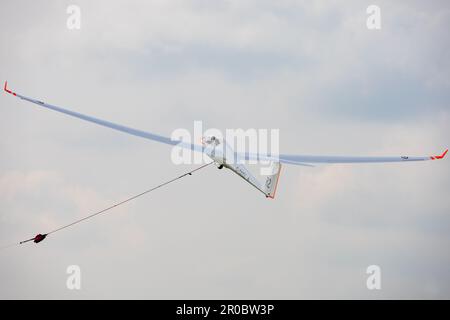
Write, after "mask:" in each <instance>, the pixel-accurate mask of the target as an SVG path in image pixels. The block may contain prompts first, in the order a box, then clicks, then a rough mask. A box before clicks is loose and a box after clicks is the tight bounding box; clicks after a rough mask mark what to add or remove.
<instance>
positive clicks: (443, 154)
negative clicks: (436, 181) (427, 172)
mask: <svg viewBox="0 0 450 320" xmlns="http://www.w3.org/2000/svg"><path fill="white" fill-rule="evenodd" d="M447 152H448V149H447V150H445V151H444V152H443V153H442V154H441V155H440V156H434V157H431V160H439V159H444V157H445V155H446V154H447Z"/></svg>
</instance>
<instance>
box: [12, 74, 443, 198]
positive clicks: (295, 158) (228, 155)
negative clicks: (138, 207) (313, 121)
mask: <svg viewBox="0 0 450 320" xmlns="http://www.w3.org/2000/svg"><path fill="white" fill-rule="evenodd" d="M7 85H8V82H5V87H4V91H5V92H7V93H9V94H11V95H13V96H15V97H18V98H20V99H22V100H26V101H28V102H31V103H34V104H37V105H38V106H41V107H44V108H48V109H51V110H54V111H58V112H61V113H64V114H67V115H70V116H73V117H76V118H79V119H82V120H85V121H89V122H93V123H96V124H98V125H101V126H104V127H108V128H111V129H114V130H118V131H122V132H125V133H128V134H131V135H135V136H138V137H141V138H145V139H149V140H154V141H157V142H162V143H165V144H168V145H172V146H178V147H182V148H188V149H191V150H193V151H197V152H203V153H205V154H206V155H207V156H208V157H209V158H211V160H213V161H214V162H215V164H216V165H217V166H218V168H219V169H222V168H223V167H225V168H228V169H230V170H232V171H233V172H234V173H236V174H237V175H239V176H240V177H241V178H243V179H244V180H245V181H247V182H248V183H250V184H251V185H252V186H254V187H255V188H256V189H258V190H259V191H261V192H262V193H263V194H264V195H265V196H266V197H267V198H272V199H273V198H274V197H275V192H276V188H277V184H278V179H279V176H280V170H281V164H282V163H284V164H292V165H302V166H311V165H313V164H318V163H319V164H323V163H325V164H333V163H386V162H411V161H427V160H438V159H443V158H444V157H445V155H446V154H447V152H448V149H447V150H445V151H444V152H443V153H442V154H441V155H437V156H421V157H410V156H396V157H356V156H315V155H294V154H280V155H273V156H271V155H266V154H249V153H239V152H235V151H234V150H233V149H232V148H231V147H230V146H229V145H228V144H227V143H226V141H220V140H219V139H217V138H216V137H214V136H212V137H204V138H203V139H202V145H197V144H192V143H186V142H184V141H177V140H172V139H170V138H168V137H164V136H161V135H158V134H154V133H151V132H146V131H141V130H137V129H133V128H129V127H126V126H122V125H119V124H115V123H112V122H109V121H105V120H102V119H98V118H94V117H91V116H88V115H84V114H81V113H78V112H74V111H70V110H67V109H63V108H60V107H57V106H54V105H51V104H48V103H45V102H42V101H39V100H36V99H33V98H29V97H26V96H23V95H20V94H18V93H16V92H13V91H11V90H9V89H8V86H7ZM243 160H259V161H270V162H271V168H272V171H271V172H272V173H271V174H270V175H268V176H266V179H265V181H264V182H261V181H259V180H258V179H257V178H255V177H254V176H253V175H252V174H251V173H250V171H249V170H248V169H247V168H246V166H245V165H244V164H243V163H242V162H243Z"/></svg>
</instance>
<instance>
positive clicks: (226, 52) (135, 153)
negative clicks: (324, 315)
mask: <svg viewBox="0 0 450 320" xmlns="http://www.w3.org/2000/svg"><path fill="white" fill-rule="evenodd" d="M72 4H75V5H77V6H79V8H80V10H81V28H80V29H79V30H77V29H75V30H70V29H68V28H67V24H66V22H67V19H68V17H69V14H67V12H66V10H67V7H68V6H69V5H72ZM372 4H375V5H377V6H379V8H380V10H381V11H380V12H381V29H380V30H369V29H368V28H367V26H366V20H367V18H368V16H369V15H368V14H367V13H366V9H367V7H368V6H370V5H372ZM1 7H2V10H1V11H0V40H1V43H2V45H1V51H0V74H1V79H0V80H2V81H3V80H8V83H9V86H10V87H11V89H12V90H15V91H17V92H18V93H22V94H24V95H27V96H30V97H34V98H36V99H40V100H44V101H46V102H49V103H52V104H55V105H59V106H63V107H66V108H68V109H71V110H74V111H78V112H82V113H85V114H89V115H93V116H96V117H99V118H102V119H106V120H110V121H113V122H116V123H121V124H124V125H128V126H130V127H133V128H138V129H142V130H147V131H151V132H155V133H159V134H162V135H166V136H170V134H171V132H173V131H174V130H175V129H177V128H186V129H188V130H192V129H193V124H194V121H196V120H201V121H203V125H204V127H205V128H219V129H221V130H225V129H228V128H230V129H234V128H244V129H248V128H264V129H279V130H280V151H281V152H282V153H303V154H325V155H327V154H329V155H374V156H377V155H403V154H407V155H433V154H440V153H441V152H442V151H443V150H445V149H446V148H447V147H448V145H449V141H448V137H449V136H450V135H449V129H448V123H449V120H450V103H449V101H450V100H449V98H450V78H449V76H448V75H449V74H450V62H449V59H448V52H449V49H450V38H449V37H448V30H450V5H449V3H448V1H437V0H433V1H395V2H394V1H384V0H377V1H360V0H359V1H356V0H354V1H353V0H352V1H335V0H333V1H288V0H286V1H283V0H282V1H268V0H262V1H261V0H258V1H257V0H248V1H246V0H244V1H242V0H240V1H237V0H235V1H234V0H233V1H232V0H228V1H225V0H215V1H206V0H185V1H181V0H180V1H176V0H170V1H162V0H159V1H145V2H143V1H126V2H125V1H70V2H69V1H39V2H37V1H2V3H1ZM0 113H1V116H0V155H1V157H0V245H3V244H9V243H11V242H16V241H20V240H23V239H25V238H30V237H32V236H34V235H35V234H37V233H42V232H46V231H48V230H50V229H53V228H55V227H57V226H60V225H63V224H66V223H68V222H71V221H73V220H74V219H78V218H81V217H83V216H85V215H87V214H90V213H92V212H94V211H97V210H100V209H102V208H103V207H106V206H108V205H110V204H112V203H114V202H116V201H118V200H122V199H125V198H126V197H128V196H131V195H133V194H135V193H138V192H141V191H143V190H146V189H148V188H150V187H152V186H154V185H157V184H159V183H161V182H163V181H165V180H167V179H170V178H172V177H175V176H177V175H178V174H181V173H183V172H185V171H187V170H190V169H193V168H195V167H196V165H175V164H173V163H172V162H171V158H170V154H171V149H170V147H168V146H166V145H160V144H158V143H154V142H151V141H147V140H144V139H140V138H136V137H133V136H128V135H126V134H123V133H120V132H115V131H112V130H109V129H106V128H102V127H98V126H95V125H93V124H89V123H85V122H83V121H80V120H78V119H73V118H70V117H67V116H64V115H61V114H58V113H55V112H52V111H49V110H43V109H40V108H36V107H35V106H34V105H31V104H29V103H26V102H24V101H21V100H19V99H14V98H13V97H12V96H10V95H7V94H4V93H3V94H1V95H0ZM449 173H450V170H449V165H448V159H446V160H443V161H428V162H424V163H406V164H383V165H379V164H376V165H332V166H318V167H314V168H306V167H297V166H284V167H283V171H282V176H281V178H280V183H279V186H278V191H277V197H276V199H275V200H273V201H270V200H266V199H265V198H264V197H263V196H262V195H261V194H260V193H259V192H256V191H255V190H254V189H253V188H252V187H251V186H249V185H248V184H246V183H244V182H243V181H242V180H241V179H240V178H239V177H237V176H236V175H234V174H232V172H229V171H228V170H217V169H216V168H214V167H208V168H206V169H204V170H201V171H199V172H198V173H196V174H194V175H193V176H192V177H189V179H184V180H181V181H179V182H177V183H175V184H172V185H170V186H168V187H166V188H164V189H161V190H158V191H156V192H154V193H152V194H150V195H148V196H146V197H143V198H140V199H139V200H137V201H135V202H133V203H130V204H127V205H125V206H122V207H119V208H117V209H115V210H114V211H112V212H110V214H108V215H106V216H101V217H97V218H95V219H93V220H91V221H90V222H89V223H84V224H80V225H78V226H76V227H74V228H72V229H66V230H64V231H61V232H60V233H56V234H54V235H52V236H51V237H48V238H47V239H46V240H45V241H43V242H41V243H40V244H38V245H35V244H33V243H28V244H27V245H22V246H18V247H13V248H10V249H7V250H2V251H0V298H1V299H311V298H318V299H381V298H384V299H420V298H423V299H449V298H450V269H449V268H448V265H449V263H450V250H448V248H449V245H450V210H449V209H450V198H449V197H448V191H449V187H450V181H449ZM71 265H77V266H79V267H80V270H81V289H80V290H70V289H68V287H67V285H66V282H67V279H68V277H69V274H68V273H67V268H68V266H71ZM371 265H377V266H379V268H380V271H381V289H380V290H369V289H368V288H367V286H366V281H367V278H368V277H369V275H368V274H367V273H366V270H367V268H368V267H369V266H371Z"/></svg>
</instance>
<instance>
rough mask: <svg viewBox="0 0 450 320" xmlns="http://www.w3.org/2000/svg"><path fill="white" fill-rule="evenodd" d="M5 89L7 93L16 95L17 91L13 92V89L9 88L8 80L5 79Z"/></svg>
mask: <svg viewBox="0 0 450 320" xmlns="http://www.w3.org/2000/svg"><path fill="white" fill-rule="evenodd" d="M3 90H4V91H5V92H6V93H9V94H12V95H14V96H15V95H16V93H15V92H12V91H11V90H9V89H8V80H6V81H5V86H4V87H3Z"/></svg>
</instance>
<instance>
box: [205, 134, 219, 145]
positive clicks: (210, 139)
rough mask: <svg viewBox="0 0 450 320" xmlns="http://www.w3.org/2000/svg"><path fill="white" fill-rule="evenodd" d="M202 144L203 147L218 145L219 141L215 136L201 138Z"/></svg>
mask: <svg viewBox="0 0 450 320" xmlns="http://www.w3.org/2000/svg"><path fill="white" fill-rule="evenodd" d="M202 144H203V145H216V146H217V145H219V144H220V141H219V139H217V138H216V137H215V136H211V137H206V136H205V137H203V138H202Z"/></svg>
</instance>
